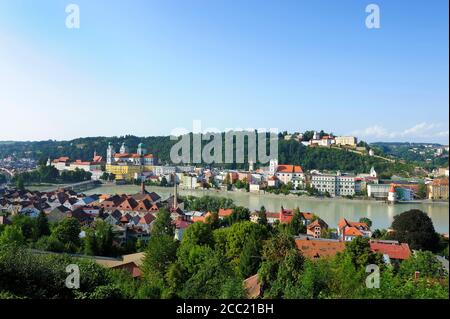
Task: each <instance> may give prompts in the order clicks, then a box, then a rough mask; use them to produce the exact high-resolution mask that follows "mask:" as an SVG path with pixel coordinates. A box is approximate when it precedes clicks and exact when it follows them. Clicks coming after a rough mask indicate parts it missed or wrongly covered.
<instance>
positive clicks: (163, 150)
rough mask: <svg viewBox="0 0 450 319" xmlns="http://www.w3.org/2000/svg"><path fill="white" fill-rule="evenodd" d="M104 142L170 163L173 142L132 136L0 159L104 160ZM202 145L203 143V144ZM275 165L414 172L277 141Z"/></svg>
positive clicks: (18, 148) (20, 149) (61, 144)
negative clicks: (98, 157)
mask: <svg viewBox="0 0 450 319" xmlns="http://www.w3.org/2000/svg"><path fill="white" fill-rule="evenodd" d="M108 142H112V143H113V144H114V145H115V146H116V149H117V150H118V149H119V147H120V144H121V143H123V142H125V143H126V144H127V146H128V147H129V148H130V149H131V150H135V149H136V148H137V146H138V144H139V143H141V142H142V143H144V145H145V148H146V149H147V150H148V152H150V153H153V154H154V155H155V156H156V157H157V158H158V160H159V162H160V163H163V164H165V163H170V149H171V147H172V145H174V144H175V143H176V141H171V140H170V138H169V137H168V136H154V137H137V136H132V135H127V136H121V137H87V138H78V139H74V140H71V141H52V140H50V141H39V142H13V143H8V144H0V158H4V157H6V156H9V155H14V156H17V157H29V158H33V159H36V160H39V161H41V162H42V163H44V162H45V161H46V160H47V158H48V157H50V158H52V159H53V158H57V157H60V156H69V157H70V158H71V159H82V160H89V159H91V158H92V156H93V154H94V152H97V154H99V155H102V156H104V157H105V156H106V148H107V145H108ZM205 143H206V142H205ZM278 157H279V163H280V164H281V163H283V164H295V165H302V166H303V168H304V169H306V170H311V169H318V170H330V171H336V170H341V171H346V172H355V173H362V172H369V170H370V168H371V167H372V166H374V167H375V169H376V170H377V171H378V172H379V173H381V174H382V175H383V176H384V177H388V176H390V175H392V174H396V175H401V176H409V175H411V174H412V172H413V170H414V166H413V165H410V164H400V163H388V162H385V161H383V160H381V159H376V158H372V157H369V156H362V155H359V154H355V153H352V152H348V151H345V150H339V149H327V148H309V147H305V146H303V145H302V144H300V143H298V142H296V141H293V140H291V141H286V140H284V139H280V140H279V154H278ZM216 166H221V167H225V168H240V169H242V168H247V167H248V164H226V165H223V164H218V165H216Z"/></svg>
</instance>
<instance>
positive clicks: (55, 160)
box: [53, 156, 70, 163]
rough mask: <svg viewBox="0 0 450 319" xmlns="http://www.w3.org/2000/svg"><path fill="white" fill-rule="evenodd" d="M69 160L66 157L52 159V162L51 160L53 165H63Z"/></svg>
mask: <svg viewBox="0 0 450 319" xmlns="http://www.w3.org/2000/svg"><path fill="white" fill-rule="evenodd" d="M69 160H70V158H69V157H67V156H62V157H60V158H57V159H54V160H53V163H65V162H68V161H69Z"/></svg>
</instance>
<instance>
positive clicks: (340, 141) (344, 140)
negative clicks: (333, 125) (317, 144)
mask: <svg viewBox="0 0 450 319" xmlns="http://www.w3.org/2000/svg"><path fill="white" fill-rule="evenodd" d="M334 141H335V143H336V145H341V146H352V147H356V144H357V143H358V139H357V138H356V137H354V136H337V137H335V138H334Z"/></svg>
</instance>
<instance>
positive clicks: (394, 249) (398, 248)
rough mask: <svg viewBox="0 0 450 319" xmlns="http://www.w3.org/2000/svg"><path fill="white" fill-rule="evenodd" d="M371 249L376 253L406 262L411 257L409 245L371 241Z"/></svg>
mask: <svg viewBox="0 0 450 319" xmlns="http://www.w3.org/2000/svg"><path fill="white" fill-rule="evenodd" d="M370 249H371V250H372V251H373V252H375V253H381V254H386V255H388V256H389V258H391V259H401V260H405V259H408V258H409V257H411V250H410V249H409V245H408V244H404V243H402V244H398V243H386V242H378V241H370Z"/></svg>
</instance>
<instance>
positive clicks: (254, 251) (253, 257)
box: [239, 236, 262, 278]
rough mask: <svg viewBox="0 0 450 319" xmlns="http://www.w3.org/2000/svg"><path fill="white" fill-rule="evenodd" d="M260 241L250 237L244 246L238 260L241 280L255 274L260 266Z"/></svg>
mask: <svg viewBox="0 0 450 319" xmlns="http://www.w3.org/2000/svg"><path fill="white" fill-rule="evenodd" d="M261 250H262V244H261V241H259V240H257V239H256V238H255V237H254V236H251V237H250V238H249V239H248V241H247V242H246V243H245V245H244V249H243V250H242V253H241V256H240V258H239V273H240V275H241V276H242V278H248V277H250V276H253V275H254V274H256V273H257V271H258V269H259V266H260V264H261Z"/></svg>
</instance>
